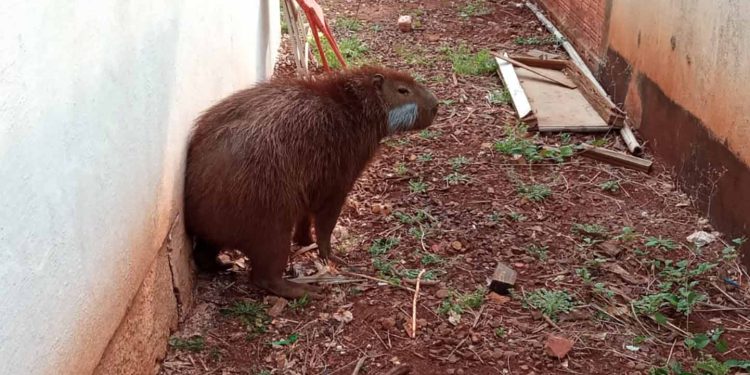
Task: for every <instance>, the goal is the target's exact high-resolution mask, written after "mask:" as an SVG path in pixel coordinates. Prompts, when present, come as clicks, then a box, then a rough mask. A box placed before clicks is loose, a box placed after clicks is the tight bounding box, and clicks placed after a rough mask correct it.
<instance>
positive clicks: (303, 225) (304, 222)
mask: <svg viewBox="0 0 750 375" xmlns="http://www.w3.org/2000/svg"><path fill="white" fill-rule="evenodd" d="M293 240H294V243H296V244H297V245H300V246H307V245H310V244H312V243H313V240H312V236H311V235H310V215H309V214H305V215H304V216H302V217H301V218H300V219H299V220H298V221H297V224H296V225H295V226H294V238H293Z"/></svg>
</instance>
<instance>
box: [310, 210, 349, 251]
mask: <svg viewBox="0 0 750 375" xmlns="http://www.w3.org/2000/svg"><path fill="white" fill-rule="evenodd" d="M345 200H346V196H343V197H336V198H335V199H332V200H330V201H329V202H327V203H326V205H325V206H323V208H322V209H320V210H319V211H317V212H316V213H315V234H316V236H317V243H318V254H319V256H320V257H321V258H322V259H326V260H327V259H330V260H333V261H334V262H336V263H339V264H346V262H344V261H343V260H341V259H340V258H339V257H337V256H335V255H333V254H331V234H332V233H333V228H334V227H335V226H336V221H337V220H338V218H339V215H340V214H341V208H342V206H343V205H344V201H345Z"/></svg>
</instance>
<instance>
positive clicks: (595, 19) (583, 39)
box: [539, 0, 609, 74]
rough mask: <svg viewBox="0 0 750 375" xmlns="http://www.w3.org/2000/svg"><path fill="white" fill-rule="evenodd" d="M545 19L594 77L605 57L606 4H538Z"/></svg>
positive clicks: (599, 0) (586, 0)
mask: <svg viewBox="0 0 750 375" xmlns="http://www.w3.org/2000/svg"><path fill="white" fill-rule="evenodd" d="M539 1H540V3H541V5H542V7H543V8H544V9H545V10H546V11H547V12H546V13H547V17H548V18H550V19H551V20H552V22H553V23H554V24H555V26H557V28H558V29H560V31H561V32H562V33H563V34H565V36H566V37H567V38H568V39H569V42H570V43H572V44H573V45H574V46H575V47H576V50H577V51H578V53H579V54H580V55H581V57H582V58H583V59H584V60H586V63H587V64H588V66H589V68H590V69H592V71H594V73H595V74H596V73H597V72H598V71H599V68H600V65H601V63H602V61H603V59H604V56H605V54H606V46H605V39H606V37H607V29H608V26H607V2H608V1H609V0H539Z"/></svg>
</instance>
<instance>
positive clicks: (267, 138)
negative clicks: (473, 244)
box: [185, 67, 438, 298]
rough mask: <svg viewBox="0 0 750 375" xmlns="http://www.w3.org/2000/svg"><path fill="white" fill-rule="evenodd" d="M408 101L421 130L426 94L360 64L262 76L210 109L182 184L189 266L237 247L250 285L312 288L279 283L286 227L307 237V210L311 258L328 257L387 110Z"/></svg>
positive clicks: (430, 105) (383, 129)
mask: <svg viewBox="0 0 750 375" xmlns="http://www.w3.org/2000/svg"><path fill="white" fill-rule="evenodd" d="M399 89H400V90H401V91H399ZM404 89H408V91H409V93H410V94H409V95H405V94H403V92H404ZM410 102H413V103H416V104H417V106H418V108H419V114H418V117H417V121H416V122H415V124H414V126H413V127H412V128H411V129H421V128H425V127H427V126H429V125H430V124H431V123H432V121H433V119H434V116H435V114H436V111H437V103H438V102H437V99H436V98H435V96H434V95H433V94H432V93H430V92H429V91H427V90H426V89H425V88H424V87H422V86H421V85H419V84H418V83H416V82H415V81H414V80H413V79H412V78H411V77H410V76H408V75H406V74H404V73H400V72H397V71H392V70H386V69H383V68H375V67H365V68H360V69H354V70H346V71H342V72H336V73H329V74H327V75H324V76H320V77H316V78H306V79H277V80H272V81H268V82H264V83H261V84H258V85H257V86H255V87H252V88H249V89H246V90H242V91H239V92H237V93H235V94H233V95H231V96H229V97H228V98H226V99H224V100H222V101H220V102H219V103H217V104H216V105H214V106H213V107H211V108H209V109H208V111H206V112H205V113H204V114H203V115H202V116H200V117H199V118H198V120H197V122H196V126H195V128H194V130H193V134H192V136H191V140H190V145H189V148H188V157H187V170H186V180H185V216H186V221H187V227H188V231H189V232H190V233H191V234H192V235H194V236H195V237H196V238H197V241H198V244H199V245H200V246H198V247H196V254H195V258H196V262H197V263H198V265H199V266H200V267H202V268H204V269H210V268H212V267H215V266H217V265H218V263H217V262H216V259H215V258H216V255H217V253H218V251H219V250H220V249H222V248H236V249H240V250H242V251H243V252H244V253H245V254H246V255H247V256H248V257H249V258H250V259H251V262H252V263H251V264H252V280H253V282H254V283H256V284H257V285H258V286H260V287H262V288H265V289H267V290H269V291H271V292H272V293H275V294H277V295H281V296H284V297H289V298H297V297H300V296H301V295H303V294H304V292H306V291H307V292H311V293H312V294H314V293H313V292H315V291H316V290H317V288H313V287H308V286H304V285H298V284H295V283H291V282H288V281H285V280H283V279H282V274H283V271H284V269H285V268H286V264H287V261H288V256H289V250H290V249H289V245H290V242H291V233H292V229H293V228H294V226H295V223H297V225H296V231H295V235H294V237H295V240H296V242H298V243H301V244H307V243H310V242H311V238H310V217H311V216H312V219H313V220H312V222H314V225H315V232H316V236H317V240H318V246H319V249H320V250H319V251H320V255H321V257H323V258H327V257H328V256H329V252H330V236H331V232H332V231H333V227H334V225H335V223H336V220H337V218H338V216H339V213H340V211H341V207H342V205H343V203H344V201H345V199H346V195H347V194H348V193H349V191H350V190H351V188H352V186H353V184H354V183H355V181H356V179H357V178H358V177H359V175H360V174H361V172H362V171H363V169H364V168H365V166H366V165H367V163H368V162H369V160H370V159H371V157H372V156H373V155H374V153H375V151H376V150H377V148H378V146H379V144H380V140H381V139H382V138H383V137H385V136H387V135H388V112H389V111H390V110H391V109H393V108H396V107H398V106H400V105H402V104H405V103H410Z"/></svg>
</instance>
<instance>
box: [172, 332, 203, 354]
mask: <svg viewBox="0 0 750 375" xmlns="http://www.w3.org/2000/svg"><path fill="white" fill-rule="evenodd" d="M205 345H206V341H205V340H204V339H203V336H200V335H196V336H192V337H188V338H186V339H183V338H180V337H176V336H172V337H170V338H169V346H171V347H173V348H175V349H177V350H187V351H191V352H199V351H201V350H203V348H204V347H205Z"/></svg>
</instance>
